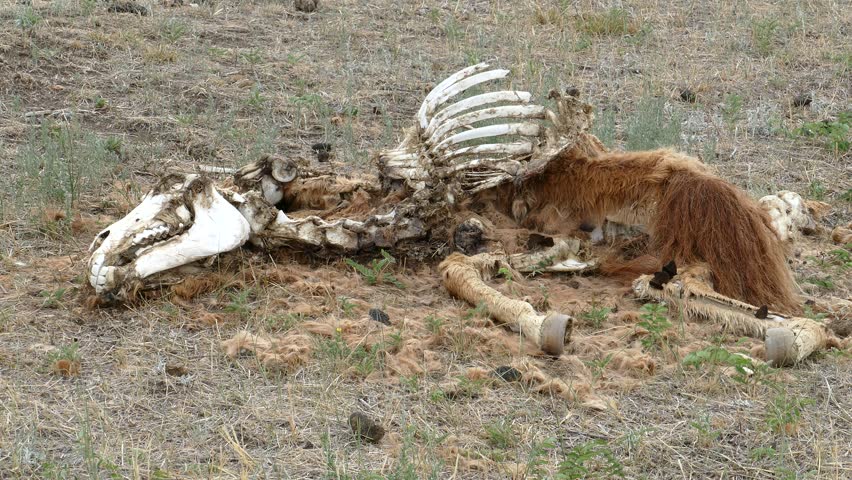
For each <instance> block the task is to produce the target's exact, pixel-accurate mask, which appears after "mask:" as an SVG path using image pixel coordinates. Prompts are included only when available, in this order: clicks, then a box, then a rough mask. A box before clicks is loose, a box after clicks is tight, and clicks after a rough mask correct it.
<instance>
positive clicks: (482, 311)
mask: <svg viewBox="0 0 852 480" xmlns="http://www.w3.org/2000/svg"><path fill="white" fill-rule="evenodd" d="M487 316H488V306H487V305H485V302H480V303H479V304H478V305H477V306H476V307H474V308H471V309H469V310H468V311H467V313H465V314H464V320H470V319H471V318H477V317H479V318H485V317H487Z"/></svg>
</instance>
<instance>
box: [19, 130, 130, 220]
mask: <svg viewBox="0 0 852 480" xmlns="http://www.w3.org/2000/svg"><path fill="white" fill-rule="evenodd" d="M114 150H115V144H114V142H113V141H110V140H108V141H102V140H100V139H98V138H97V137H96V136H94V135H92V134H90V133H87V132H84V131H82V130H80V128H79V127H78V126H76V125H74V124H72V125H65V126H63V125H57V124H53V123H50V122H45V123H43V124H42V125H41V127H40V128H39V129H38V130H37V131H36V132H35V133H34V134H32V135H31V136H30V138H29V140H28V142H27V143H26V144H25V145H23V146H22V147H21V148H19V150H18V154H17V158H16V164H17V171H18V172H19V173H20V175H19V177H18V179H17V185H16V195H15V202H16V206H17V207H18V208H19V210H20V211H26V212H36V211H39V212H43V211H44V210H45V209H47V208H57V207H58V208H62V209H63V210H64V211H65V212H66V218H71V217H72V213H73V210H74V208H75V207H76V206H77V203H78V201H79V200H80V197H81V196H82V195H83V194H84V193H85V194H88V195H91V196H92V197H95V198H96V197H97V196H99V195H100V194H101V192H102V191H103V187H104V183H105V182H104V178H105V177H107V176H108V175H109V174H110V173H111V172H112V171H113V168H114V167H115V166H116V165H117V164H118V161H119V158H118V155H117V154H116V153H115V151H114Z"/></svg>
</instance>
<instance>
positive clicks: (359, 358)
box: [314, 329, 384, 377]
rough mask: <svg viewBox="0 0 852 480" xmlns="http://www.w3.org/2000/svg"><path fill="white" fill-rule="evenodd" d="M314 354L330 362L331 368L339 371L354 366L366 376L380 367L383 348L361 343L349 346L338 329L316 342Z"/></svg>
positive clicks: (360, 373) (358, 372)
mask: <svg viewBox="0 0 852 480" xmlns="http://www.w3.org/2000/svg"><path fill="white" fill-rule="evenodd" d="M314 355H315V356H316V357H317V358H318V359H320V360H322V361H326V362H328V363H330V364H331V367H332V370H333V371H335V372H341V371H345V370H348V369H349V368H350V367H354V369H355V372H356V373H357V374H358V375H359V376H361V377H366V376H368V375H369V374H371V373H373V372H374V371H375V370H376V369H378V368H381V366H382V362H383V359H384V357H383V355H384V350H382V349H381V348H380V347H378V346H377V347H374V348H372V349H369V350H368V349H367V348H365V347H364V346H363V345H357V346H355V347H354V348H353V347H350V346H349V344H348V343H346V340H344V339H343V334H342V332H341V331H340V329H338V330H337V331H336V332H335V333H334V336H332V337H331V338H326V339H321V340H319V341H318V342H317V346H316V350H315V352H314Z"/></svg>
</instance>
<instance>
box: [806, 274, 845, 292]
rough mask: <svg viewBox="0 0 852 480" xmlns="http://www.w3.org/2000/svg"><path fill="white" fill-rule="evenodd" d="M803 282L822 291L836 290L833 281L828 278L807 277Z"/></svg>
mask: <svg viewBox="0 0 852 480" xmlns="http://www.w3.org/2000/svg"><path fill="white" fill-rule="evenodd" d="M805 281H806V282H808V283H810V284H811V285H816V286H817V287H819V288H820V289H822V290H834V289H835V288H837V285H835V283H834V280H832V279H831V277H830V276H823V277H808V278H806V279H805Z"/></svg>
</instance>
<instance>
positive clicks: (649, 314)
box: [636, 303, 672, 350]
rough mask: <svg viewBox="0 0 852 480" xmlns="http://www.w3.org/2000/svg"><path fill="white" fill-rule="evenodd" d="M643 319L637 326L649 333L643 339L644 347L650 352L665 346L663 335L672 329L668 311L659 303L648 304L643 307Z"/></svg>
mask: <svg viewBox="0 0 852 480" xmlns="http://www.w3.org/2000/svg"><path fill="white" fill-rule="evenodd" d="M641 310H642V312H644V313H642V314H641V315H639V317H640V318H641V319H642V320H640V321H639V322H637V323H636V325H638V326H640V327H642V328H644V329H645V330H647V331H648V334H647V335H646V336H644V337H643V338H642V346H644V347H645V348H646V349H648V350H654V349H657V348H659V347H660V346H662V345H663V344H664V338H663V333H665V331H666V330H668V329H669V328H671V326H672V323H671V322H670V321H669V319H668V318H667V317H666V314H667V313H668V309H667V308H666V307H665V306H664V305H662V304H659V303H646V304H645V305H642V309H641Z"/></svg>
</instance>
